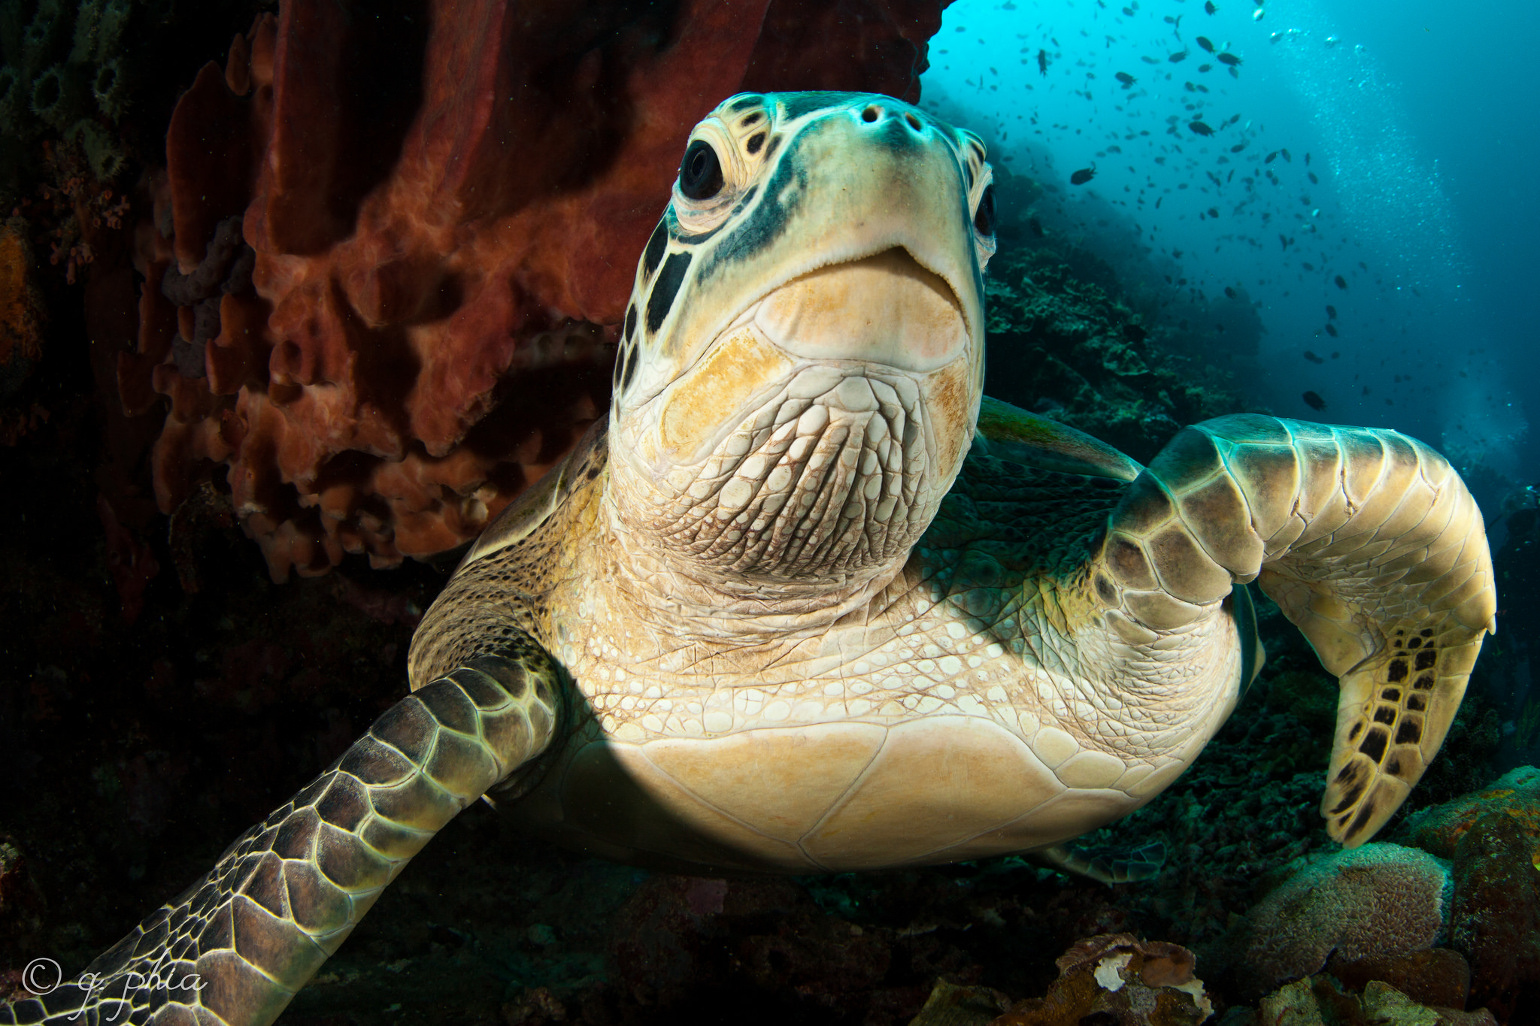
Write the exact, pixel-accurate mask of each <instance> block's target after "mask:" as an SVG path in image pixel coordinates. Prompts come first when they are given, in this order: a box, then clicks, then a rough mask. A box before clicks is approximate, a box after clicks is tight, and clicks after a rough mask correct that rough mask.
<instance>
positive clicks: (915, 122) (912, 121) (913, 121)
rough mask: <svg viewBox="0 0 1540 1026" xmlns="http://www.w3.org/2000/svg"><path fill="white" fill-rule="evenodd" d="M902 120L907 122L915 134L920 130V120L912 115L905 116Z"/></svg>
mask: <svg viewBox="0 0 1540 1026" xmlns="http://www.w3.org/2000/svg"><path fill="white" fill-rule="evenodd" d="M904 120H905V121H907V122H909V127H910V128H912V129H914V130H915V131H916V132H918V131H919V130H920V119H919V118H917V117H915V116H914V115H913V114H905V115H904Z"/></svg>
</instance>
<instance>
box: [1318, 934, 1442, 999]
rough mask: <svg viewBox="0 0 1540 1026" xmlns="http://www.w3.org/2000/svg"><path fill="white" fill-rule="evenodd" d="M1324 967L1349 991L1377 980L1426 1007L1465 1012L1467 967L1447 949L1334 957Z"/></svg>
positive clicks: (1361, 988) (1359, 988) (1360, 988)
mask: <svg viewBox="0 0 1540 1026" xmlns="http://www.w3.org/2000/svg"><path fill="white" fill-rule="evenodd" d="M1327 968H1328V969H1329V970H1330V971H1331V974H1332V975H1333V976H1335V977H1336V978H1337V979H1338V980H1340V981H1342V984H1343V986H1345V987H1348V988H1349V989H1351V990H1363V989H1364V988H1365V987H1367V986H1368V985H1369V984H1370V982H1371V981H1374V980H1379V981H1380V982H1381V983H1388V984H1390V985H1391V986H1392V987H1394V988H1396V989H1397V990H1399V991H1400V992H1401V993H1403V994H1405V995H1406V996H1407V997H1409V998H1412V999H1413V1000H1415V1001H1421V1002H1422V1003H1423V1004H1425V1005H1436V1006H1440V1007H1443V1008H1456V1009H1464V1007H1465V999H1466V996H1467V995H1468V994H1469V993H1470V965H1469V963H1467V962H1466V961H1465V959H1464V958H1463V957H1462V956H1461V955H1460V953H1459V952H1458V951H1452V950H1450V949H1449V948H1431V949H1429V950H1427V951H1413V952H1411V953H1410V954H1407V955H1398V956H1395V957H1393V958H1380V957H1375V958H1361V959H1357V960H1355V961H1349V960H1347V959H1340V958H1336V957H1333V958H1332V960H1331V962H1330V963H1328V965H1327Z"/></svg>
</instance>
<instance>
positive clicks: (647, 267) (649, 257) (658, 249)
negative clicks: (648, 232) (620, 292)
mask: <svg viewBox="0 0 1540 1026" xmlns="http://www.w3.org/2000/svg"><path fill="white" fill-rule="evenodd" d="M667 248H668V229H666V228H664V227H663V222H662V221H659V222H658V226H657V227H656V228H654V229H653V230H652V237H651V238H649V239H648V240H647V248H646V249H644V250H643V251H642V277H643V278H651V277H652V272H653V271H656V270H657V269H658V261H659V260H662V259H663V251H664V250H665V249H667ZM626 334H627V335H628V336H629V335H630V334H631V332H630V330H629V329H627V331H626Z"/></svg>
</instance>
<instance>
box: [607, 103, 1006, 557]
mask: <svg viewBox="0 0 1540 1026" xmlns="http://www.w3.org/2000/svg"><path fill="white" fill-rule="evenodd" d="M994 249H995V241H994V201H993V190H992V186H991V172H990V169H989V165H988V164H987V163H986V162H985V160H984V146H983V144H982V142H981V141H980V140H979V139H978V137H977V136H975V135H974V134H973V133H971V132H967V131H965V130H961V129H957V128H953V127H951V126H949V125H946V124H944V123H942V122H940V121H937V120H936V119H935V118H933V117H931V116H930V115H928V114H926V113H925V112H923V111H921V110H919V109H918V108H915V107H912V106H910V105H909V104H906V103H903V102H901V101H898V100H895V99H892V98H891V97H887V96H878V95H871V94H860V93H783V94H766V95H760V94H741V95H738V96H734V97H731V98H730V99H728V100H726V101H724V102H723V103H722V104H721V105H720V106H718V107H717V109H716V110H714V111H713V112H712V113H711V114H710V115H709V116H708V117H706V119H705V120H703V121H702V122H701V123H700V124H699V125H697V126H696V127H695V129H694V131H692V132H691V134H690V138H689V141H688V142H687V144H686V147H685V151H684V154H683V158H682V160H681V162H680V169H679V176H678V178H677V179H676V180H675V183H674V189H673V198H672V201H671V202H670V203H669V205H668V207H667V209H666V210H665V211H664V212H663V216H662V219H661V220H660V221H659V223H658V226H657V228H656V229H655V230H654V232H653V233H652V236H651V238H650V239H649V240H648V243H647V246H646V248H645V250H644V251H643V253H642V258H641V260H640V261H639V263H638V266H637V272H636V283H635V287H634V288H633V290H632V297H631V302H630V304H629V305H628V307H627V310H626V315H625V323H624V327H623V330H622V337H621V347H620V354H619V357H618V359H617V361H616V369H615V396H614V401H613V406H612V409H611V423H610V445H611V458H612V461H614V464H615V465H616V466H618V467H619V468H620V474H621V476H622V477H625V476H626V475H627V474H629V475H630V478H631V481H630V484H629V485H627V484H625V483H624V482H622V483H621V490H622V493H623V494H622V499H625V498H626V497H627V496H629V498H630V499H633V500H635V502H634V503H633V504H632V506H631V507H630V513H629V514H628V515H626V516H623V517H622V519H623V520H628V521H630V522H629V523H627V524H626V525H625V526H627V527H629V528H637V527H640V528H644V529H646V530H652V531H656V530H663V531H666V532H669V531H674V530H675V528H676V527H677V524H675V523H672V522H669V523H665V522H664V520H666V515H665V514H662V513H657V515H656V516H655V515H654V512H656V511H654V512H646V511H645V510H644V509H642V507H646V506H649V505H651V506H658V507H660V508H661V507H670V508H683V507H684V506H685V505H688V504H690V503H699V502H704V503H705V506H708V507H709V506H711V505H712V503H714V502H717V501H718V499H717V493H718V492H719V491H721V490H723V489H725V494H724V495H723V496H721V497H720V498H721V502H720V504H719V505H718V506H717V507H714V508H715V509H716V512H715V514H714V516H715V517H716V518H717V519H720V518H721V517H723V516H725V515H726V514H725V513H724V512H723V511H724V510H725V511H741V510H744V509H746V508H748V507H746V506H743V505H738V504H735V503H736V501H737V500H738V499H743V501H744V502H745V503H748V502H749V497H748V496H746V495H745V490H747V491H748V492H749V493H751V495H752V496H754V497H756V498H757V499H758V500H762V501H763V502H764V503H768V504H769V506H770V507H773V509H772V510H771V511H770V513H766V512H765V511H764V510H763V509H760V512H759V514H758V515H752V514H751V513H747V512H737V513H734V516H736V517H737V519H739V521H740V525H739V526H740V527H742V528H745V529H749V528H750V526H751V525H752V524H755V523H757V524H759V525H760V526H764V525H765V524H766V523H767V521H766V517H767V516H769V515H771V514H773V512H774V509H778V508H779V505H778V504H779V503H783V502H786V501H788V498H789V499H795V500H797V501H803V502H811V501H813V500H812V499H811V498H810V497H809V496H810V494H811V493H810V492H809V491H808V490H807V489H808V487H810V486H808V485H807V482H806V481H803V482H802V484H801V485H788V486H787V489H788V491H787V497H784V498H779V499H778V498H775V497H773V495H772V493H773V492H775V490H776V489H775V487H774V486H773V481H772V480H771V477H770V476H768V475H770V472H771V470H772V469H773V466H774V465H779V466H781V468H782V470H783V473H781V474H780V475H779V477H776V478H775V480H782V479H784V477H785V475H786V474H787V473H790V474H792V475H793V476H800V477H806V476H807V475H805V474H801V473H800V472H801V471H802V470H805V469H806V467H805V465H803V464H799V463H798V462H797V461H798V459H799V458H800V457H797V456H796V455H791V456H788V455H787V450H788V448H789V449H790V450H792V451H793V453H795V451H796V450H797V449H798V446H797V445H796V441H797V439H796V437H794V436H795V434H796V431H795V429H794V428H793V427H788V426H787V423H788V421H795V420H797V419H798V418H803V419H804V420H805V421H806V423H805V425H804V431H803V434H804V435H805V436H806V438H805V439H804V444H803V445H802V446H801V448H802V449H806V448H807V447H808V446H815V447H816V446H817V445H823V446H825V447H826V448H827V449H828V452H827V453H826V456H827V457H828V458H830V459H834V458H836V457H837V456H838V455H839V452H838V451H837V450H839V445H838V444H836V443H837V442H838V439H839V438H843V437H844V436H845V435H848V434H849V433H850V432H853V431H854V432H862V431H864V432H867V434H868V436H869V437H868V438H867V443H866V448H865V449H864V450H863V449H862V448H861V446H860V445H856V444H854V443H852V444H851V445H850V446H847V447H846V448H845V450H844V459H845V460H846V461H847V462H848V461H849V460H850V459H851V458H852V457H860V458H861V461H862V462H864V464H865V465H864V466H861V467H859V470H858V471H853V472H852V477H851V480H848V481H835V482H834V492H836V493H838V492H840V490H841V489H844V490H845V491H848V490H849V488H850V487H851V486H853V485H854V483H855V479H854V475H855V474H861V475H868V474H870V473H871V472H872V471H873V469H874V466H873V464H872V459H873V458H874V457H877V458H879V459H880V460H883V461H885V464H884V465H886V464H888V463H891V464H892V466H891V467H888V471H890V473H888V476H887V477H886V478H884V483H883V484H881V485H871V484H869V483H867V484H866V488H867V489H868V491H870V490H871V489H873V488H891V489H896V490H897V494H896V496H895V497H894V501H893V502H884V501H882V500H881V498H875V499H874V498H873V497H872V496H870V495H868V496H867V498H868V499H870V500H871V504H870V508H868V509H865V510H864V512H863V511H861V510H855V511H853V512H852V513H851V516H852V517H856V518H857V519H859V518H861V517H865V518H866V519H867V520H871V518H873V517H877V518H881V519H883V520H884V522H885V523H886V524H887V526H886V527H884V528H883V530H882V532H880V533H882V534H883V536H884V538H885V539H886V540H885V541H883V542H881V543H880V544H877V545H876V547H877V548H879V549H882V550H883V551H884V552H885V553H886V554H887V557H888V558H890V557H891V556H892V555H893V553H894V552H896V551H897V549H898V548H900V547H902V545H903V544H905V539H909V540H911V541H912V538H913V537H917V536H918V535H917V534H916V533H915V532H914V530H913V528H915V527H916V526H918V527H919V529H920V530H923V524H921V523H920V521H922V520H926V519H928V517H929V516H930V515H931V514H933V513H934V507H935V504H936V503H937V502H939V500H940V497H941V495H942V494H944V493H945V491H946V489H947V488H948V487H950V485H951V482H952V479H953V478H954V477H955V475H956V473H957V470H958V468H959V467H960V466H961V461H962V458H963V455H964V454H965V453H966V451H967V447H968V443H969V441H970V439H971V437H972V433H973V430H974V424H975V421H976V418H977V413H978V406H979V400H980V397H981V395H982V386H983V350H984V345H983V343H984V285H983V272H984V267H985V265H986V264H987V263H988V261H989V258H990V256H991V255H993V253H994ZM813 408H817V409H818V410H823V411H826V413H827V416H826V415H825V413H820V412H816V411H815V412H812V413H809V410H810V409H813ZM874 411H876V413H877V414H878V415H877V416H876V418H875V419H876V420H879V421H881V423H880V424H869V423H867V422H868V421H870V420H872V419H873V418H871V417H867V416H865V415H866V414H870V413H873V412H874ZM831 423H832V424H833V427H830V426H829V425H830V424H831ZM777 431H779V435H777ZM772 436H775V437H772ZM884 438H889V439H890V440H889V441H883V439H884ZM831 439H832V440H831ZM858 441H859V439H858ZM767 447H768V448H767ZM863 453H869V454H868V455H864V456H863ZM756 455H757V456H758V457H759V459H758V462H756V461H755V457H756ZM767 461H768V462H767ZM740 464H746V466H740ZM921 464H923V466H921ZM812 465H813V466H814V467H817V466H818V465H820V464H819V458H818V457H813V464H812ZM612 469H613V468H612ZM881 476H882V471H881V470H880V468H879V477H881ZM900 479H901V480H900ZM703 481H704V482H705V483H703ZM729 486H730V487H729ZM799 487H800V488H802V489H803V493H801V494H799V493H798V491H797V489H798V488H799ZM627 488H629V489H631V490H630V491H629V492H627V491H626V489H627ZM649 489H661V493H659V494H655V495H653V496H652V497H651V498H650V499H644V498H643V493H644V492H646V491H647V490H649ZM686 492H688V498H686V497H685V493H686ZM821 494H824V496H825V498H824V499H823V500H820V501H821V502H822V503H823V504H824V505H827V504H828V502H830V501H832V500H831V499H830V498H829V497H828V496H829V494H831V493H829V492H827V491H825V492H824V493H821ZM847 499H848V496H846V498H844V499H841V500H840V501H842V502H845V501H846V500H847ZM895 504H896V507H897V508H898V509H899V513H898V515H897V517H898V520H901V521H903V522H904V525H905V526H904V527H903V529H902V530H889V528H892V527H893V526H894V523H895V522H896V521H893V520H892V519H891V518H892V515H893V510H894V508H895ZM792 505H793V506H795V505H796V502H795V501H794V502H792ZM847 505H848V502H847ZM692 508H696V507H692ZM755 508H758V507H755ZM696 512H697V515H703V514H699V509H697V510H696ZM660 517H661V518H663V519H659V518H660ZM638 518H639V519H638ZM826 526H827V528H828V531H827V532H826V534H825V540H826V541H827V542H828V544H829V545H832V546H833V547H835V548H838V547H839V545H838V543H835V542H833V541H831V540H829V539H831V538H832V537H833V535H834V534H838V533H839V532H841V531H845V530H846V528H848V526H849V525H848V524H843V525H842V524H836V523H833V522H832V521H831V523H830V524H828V525H826ZM872 541H873V540H872V539H871V538H868V539H867V542H868V543H871V542H872ZM703 544H704V543H703ZM863 544H864V543H863ZM873 558H878V557H876V556H874V557H873ZM734 565H735V566H736V567H737V569H738V570H743V569H745V566H744V564H743V563H741V562H738V563H735V564H734Z"/></svg>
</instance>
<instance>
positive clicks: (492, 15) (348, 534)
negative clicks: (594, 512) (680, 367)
mask: <svg viewBox="0 0 1540 1026" xmlns="http://www.w3.org/2000/svg"><path fill="white" fill-rule="evenodd" d="M425 6H426V7H427V9H428V10H427V19H426V21H427V24H428V25H429V26H430V29H429V31H428V32H427V33H423V32H422V29H421V26H422V24H423V19H422V18H419V17H413V16H411V11H413V10H416V8H402V9H401V10H399V11H395V9H392V11H393V13H392V14H390V15H381V16H379V17H375V16H370V17H367V18H362V17H353V16H350V15H349V14H348V12H347V9H346V5H342V4H303V3H297V2H284V3H281V4H280V6H279V12H278V14H277V16H276V17H275V16H272V15H264V16H263V17H261V18H259V19H258V20H257V22H256V24H255V25H254V26H253V28H252V30H251V32H250V33H248V34H247V35H245V36H241V37H237V39H236V41H235V44H234V45H233V46H232V48H231V52H230V57H229V60H228V62H227V64H226V66H225V67H224V68H223V69H220V68H218V67H217V66H215V65H212V64H211V65H209V66H207V67H205V68H204V70H203V72H202V73H200V75H199V76H198V78H197V81H196V82H195V83H194V84H193V86H192V88H191V89H189V90H188V92H187V93H186V94H185V95H184V96H183V98H182V100H181V102H180V104H179V105H178V107H177V110H176V112H175V114H174V116H173V118H172V121H171V127H170V132H169V134H168V137H167V162H168V174H167V177H166V179H165V183H164V189H163V190H162V196H161V201H160V206H161V207H162V214H164V213H165V212H167V211H169V220H170V222H171V225H170V226H169V230H166V231H154V232H152V231H148V230H146V231H144V232H143V233H142V234H141V240H140V241H141V245H140V256H139V260H138V266H139V270H140V271H141V272H142V274H143V275H144V278H145V282H144V286H143V291H142V295H141V300H140V312H141V317H140V322H141V327H140V334H139V342H138V347H137V351H136V352H134V353H125V354H124V355H123V358H122V360H121V362H120V366H119V380H120V389H121V391H122V394H123V397H124V402H125V407H126V408H128V409H147V408H148V407H149V405H150V404H151V402H152V401H153V396H154V393H159V394H161V395H164V396H166V397H168V398H169V399H170V412H169V414H168V416H167V419H166V424H165V428H164V430H163V432H162V434H161V437H160V440H159V442H158V443H157V445H156V449H155V453H154V476H155V486H156V495H157V499H158V501H159V503H160V506H161V509H162V510H163V511H165V512H170V511H172V510H174V509H175V508H176V507H177V506H178V505H179V504H180V503H181V502H182V501H184V499H185V498H186V497H187V496H188V495H189V494H190V492H191V489H192V487H193V485H194V484H195V483H196V481H197V480H198V478H199V476H200V475H201V474H205V473H206V472H207V469H206V468H207V466H208V463H209V462H210V461H212V462H213V463H215V464H224V465H225V466H226V467H227V468H228V470H227V477H228V481H229V486H230V490H231V493H232V498H233V501H234V506H235V510H236V512H237V513H238V514H239V516H240V517H241V519H242V522H243V524H244V526H245V528H246V530H247V532H248V533H249V534H250V535H252V536H253V537H255V538H256V539H257V540H258V541H259V542H260V543H261V545H262V548H263V552H264V554H265V555H266V557H267V560H268V565H269V569H270V571H271V573H272V574H273V576H274V577H275V578H279V579H281V578H283V577H284V576H286V575H287V573H288V572H289V570H290V569H291V568H294V569H297V570H298V571H299V572H300V573H321V572H324V571H326V570H327V569H329V568H330V567H331V566H333V565H335V564H336V563H337V562H339V561H340V560H341V559H342V557H343V554H344V553H347V552H355V553H358V552H362V553H367V554H368V555H369V557H370V560H371V561H372V562H373V563H374V564H375V565H390V564H394V563H397V562H399V561H400V560H401V559H402V557H403V556H408V555H410V556H427V555H430V554H433V553H437V552H440V551H443V550H445V549H449V548H452V547H454V546H455V545H457V544H459V543H461V542H464V541H466V540H468V539H470V538H472V537H474V536H475V535H476V534H477V533H478V532H479V531H480V530H481V529H482V528H483V527H484V526H485V525H486V523H487V522H488V520H489V519H490V518H491V517H492V516H495V515H496V513H497V512H498V510H499V509H501V508H502V506H503V505H505V504H506V503H507V502H508V501H509V499H510V498H511V497H512V496H513V495H514V494H516V493H517V492H518V491H519V490H520V489H521V488H523V487H524V486H525V485H526V484H527V483H529V482H530V481H532V480H533V479H534V478H535V477H537V476H539V475H540V474H541V473H542V472H543V471H544V470H545V469H546V468H548V467H549V466H550V465H551V464H552V463H554V462H555V461H556V460H557V459H558V458H559V457H560V456H561V455H562V454H563V453H564V452H565V451H566V450H567V449H568V448H569V447H570V445H571V444H572V442H573V441H574V440H575V439H576V437H577V436H578V435H579V434H580V433H581V432H582V430H583V429H584V428H585V427H586V426H587V424H588V423H589V422H591V421H592V420H593V419H595V418H596V417H598V416H600V415H601V414H602V412H603V410H604V408H605V406H606V405H607V401H608V377H609V367H610V365H611V363H612V360H613V349H612V346H611V345H610V343H612V342H613V340H614V337H615V333H616V327H617V324H618V322H619V320H620V318H621V315H622V313H623V311H624V308H625V303H626V297H627V295H628V293H629V290H630V285H631V280H632V275H633V268H634V258H635V254H637V253H638V252H639V251H640V250H641V247H642V244H643V242H644V241H645V240H646V237H647V235H648V233H649V232H650V231H651V229H652V226H653V224H654V222H655V221H656V218H657V216H658V212H659V211H660V210H661V209H662V207H663V206H664V204H665V203H666V202H667V198H668V193H669V184H670V181H671V179H672V178H673V175H674V169H675V167H676V164H677V161H678V158H679V153H680V152H681V151H682V150H683V146H684V141H685V138H686V136H687V134H688V132H689V129H690V127H691V125H692V124H693V123H694V122H695V121H697V120H698V119H699V118H700V117H702V116H703V115H704V114H705V113H706V112H707V111H708V110H710V108H711V107H712V106H713V105H714V104H715V103H716V102H718V101H719V100H721V99H722V98H723V97H725V96H727V95H730V94H731V93H733V92H736V91H738V90H741V89H753V90H766V89H775V88H796V89H817V88H845V89H872V90H878V91H884V92H889V93H893V94H896V95H907V96H908V97H910V98H915V97H916V96H917V89H918V86H917V81H918V80H917V75H918V72H919V71H920V70H923V68H924V66H925V60H924V56H923V53H924V45H925V40H926V39H927V38H928V37H929V36H930V35H931V34H932V33H934V32H935V31H936V30H937V28H939V25H940V7H941V4H940V2H939V0H845V2H842V3H839V4H827V3H823V2H822V0H744V2H742V3H736V4H721V3H717V2H715V0H686V2H684V3H681V4H677V5H663V6H657V5H651V4H643V3H634V2H622V0H610V2H595V3H588V4H573V5H561V4H547V5H540V6H537V7H534V8H530V7H528V6H527V5H520V4H515V3H512V2H510V0H465V2H453V0H434V2H429V3H427V4H426V5H425ZM850 53H861V54H865V55H868V56H866V57H865V59H864V60H863V61H860V62H851V61H849V60H847V59H845V57H846V55H847V54H850ZM833 58H838V59H833ZM235 217H239V218H240V225H241V233H240V235H241V239H242V240H243V243H244V244H245V245H249V247H250V249H251V251H252V256H251V259H252V273H251V280H250V285H249V286H247V285H246V284H245V282H244V280H237V277H238V276H237V275H236V274H235V271H234V268H235V267H237V266H238V265H239V263H240V260H241V259H242V258H241V257H240V256H235V257H234V258H233V259H230V260H229V261H228V264H227V262H226V257H227V251H226V244H227V243H228V242H229V240H230V238H231V236H230V235H229V233H228V232H227V231H222V230H221V225H227V224H229V223H230V221H229V219H231V218H235ZM164 221H165V218H164V217H163V216H162V217H158V218H157V224H160V225H161V226H162V227H166V226H165V225H164ZM173 265H174V266H173ZM211 265H212V266H214V267H215V268H216V271H214V272H211V273H208V274H205V271H206V270H207V269H208V268H209V267H210V266H211ZM204 278H208V279H209V280H208V281H207V282H205V281H204V280H203V279H204ZM193 280H196V281H197V282H199V284H198V286H197V287H196V288H186V287H184V284H185V283H186V282H189V281H193ZM200 357H201V366H200Z"/></svg>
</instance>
